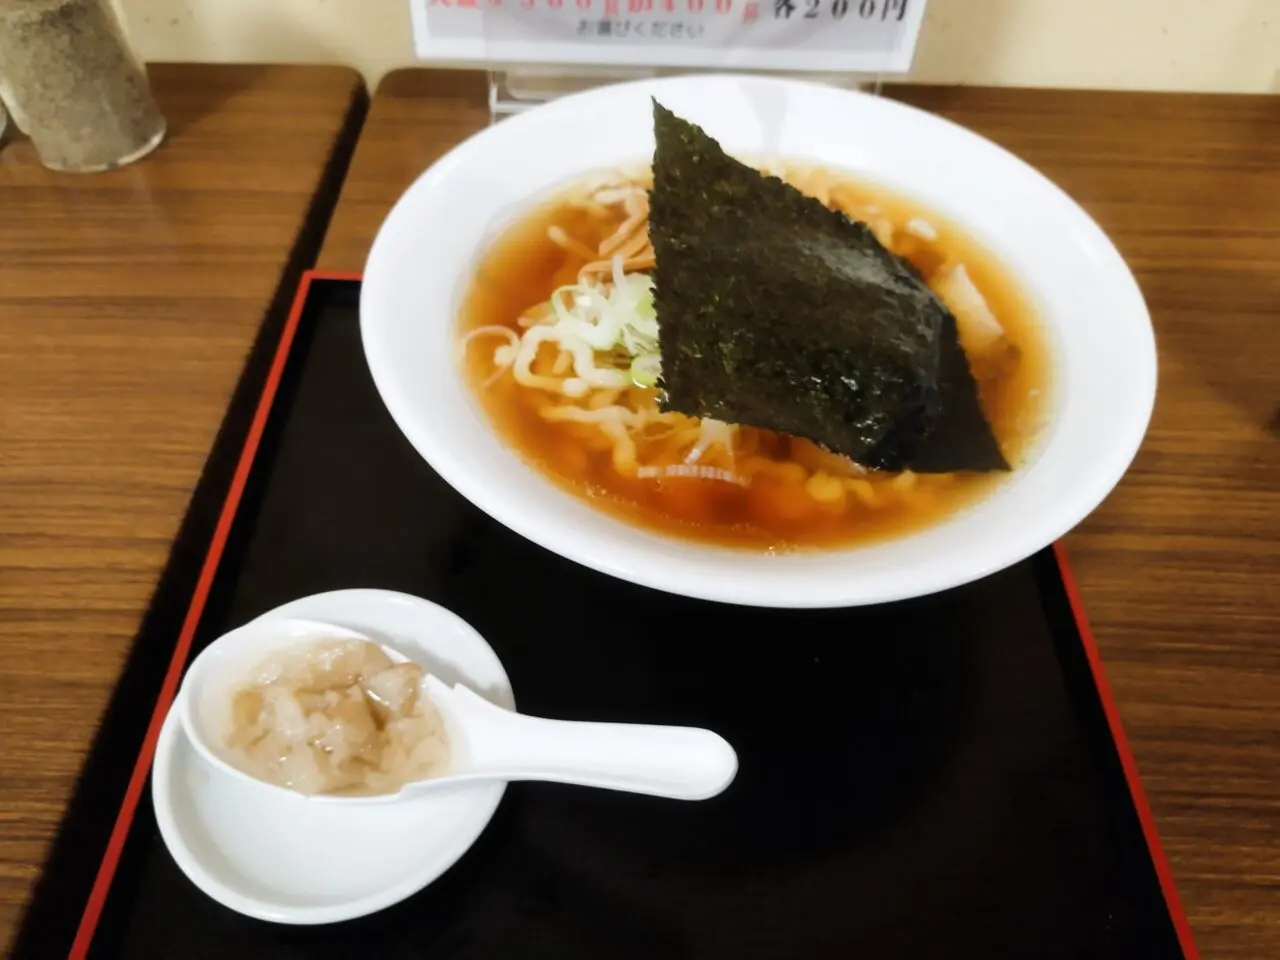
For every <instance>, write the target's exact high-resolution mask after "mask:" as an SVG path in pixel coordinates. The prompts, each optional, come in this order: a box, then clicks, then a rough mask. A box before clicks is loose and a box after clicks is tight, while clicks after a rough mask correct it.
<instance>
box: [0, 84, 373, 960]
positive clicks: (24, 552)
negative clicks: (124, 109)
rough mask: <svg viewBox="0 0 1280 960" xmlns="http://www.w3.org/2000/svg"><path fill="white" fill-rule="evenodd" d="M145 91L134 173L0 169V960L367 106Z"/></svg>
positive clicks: (356, 100) (329, 94) (353, 88)
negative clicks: (257, 347)
mask: <svg viewBox="0 0 1280 960" xmlns="http://www.w3.org/2000/svg"><path fill="white" fill-rule="evenodd" d="M152 78H153V83H154V86H155V89H156V93H157V96H158V98H159V100H160V103H161V106H162V108H163V110H164V113H165V115H166V117H167V118H168V120H169V139H168V142H166V143H165V144H164V145H163V146H162V147H161V148H160V149H159V150H158V151H157V152H156V153H154V154H153V155H151V156H150V157H148V158H146V159H145V160H143V161H141V162H139V163H137V164H136V165H134V166H130V167H125V168H123V169H120V170H116V171H113V172H110V173H103V174H92V175H84V176H75V175H66V174H62V175H59V174H54V173H50V172H48V171H46V170H44V169H43V168H41V167H40V166H39V164H38V163H37V161H36V159H35V156H34V154H33V152H32V149H31V146H30V144H28V143H25V142H10V143H6V144H5V145H4V146H3V147H0V219H2V220H3V223H4V229H3V230H2V231H0V370H3V375H2V376H0V729H3V730H4V731H5V736H4V739H3V742H2V743H0V797H2V800H0V944H3V943H6V942H8V941H9V939H10V937H11V935H12V933H13V930H14V927H15V924H16V922H17V918H18V916H19V914H20V911H21V909H22V906H23V904H24V903H25V902H26V900H27V898H28V896H29V892H30V887H31V884H32V881H33V880H34V878H35V877H36V875H37V873H38V871H39V869H40V865H41V863H42V862H43V860H44V858H45V852H46V849H47V847H48V843H49V840H50V838H51V836H52V835H53V833H54V831H55V829H56V828H57V825H58V823H59V821H60V820H61V818H62V815H63V809H64V807H65V805H66V803H67V800H68V797H69V794H70V791H71V788H72V786H73V783H74V781H75V778H76V776H77V774H78V773H79V772H80V768H81V765H82V764H83V762H84V759H85V752H86V750H87V749H88V747H89V744H90V742H91V740H92V738H93V735H94V731H95V729H96V727H97V724H98V721H99V717H100V715H101V713H102V710H103V708H104V706H105V704H106V702H107V698H108V696H109V694H110V693H111V691H112V689H113V688H114V686H115V684H116V679H117V676H118V674H119V672H120V668H121V663H122V661H123V659H124V657H125V655H126V653H127V652H128V650H129V646H130V643H131V641H132V640H133V637H134V635H135V633H136V631H137V630H138V625H139V621H140V619H141V617H142V614H143V613H144V611H145V610H146V608H147V605H148V601H149V599H150V596H151V593H152V590H153V589H154V587H155V585H156V580H157V577H158V576H159V573H160V571H161V569H162V567H163V566H164V564H165V561H166V559H167V558H168V555H169V548H170V543H171V541H172V540H173V538H174V535H175V533H176V532H177V530H178V526H179V523H180V522H181V520H182V517H183V515H184V512H185V510H186V507H187V502H188V499H189V497H190V495H191V492H192V488H193V487H194V485H195V482H196V480H197V478H198V477H199V475H200V471H201V468H202V466H203V464H204V461H205V457H206V455H207V454H208V452H209V449H210V447H211V445H212V443H213V438H214V435H215V433H216V432H217V429H218V426H219V424H220V422H221V420H222V415H223V412H224V410H225V408H226V406H227V403H228V399H229V397H230V395H231V392H232V389H233V387H234V386H235V383H236V380H237V378H238V376H239V374H240V371H241V368H242V366H243V363H244V361H245V357H246V355H247V353H248V352H249V349H250V346H251V345H252V343H253V340H254V337H255V335H256V333H257V331H258V328H259V326H260V324H261V323H262V320H263V317H264V315H265V314H266V312H267V309H268V306H269V304H270V303H271V302H272V299H273V297H275V296H276V292H277V288H278V287H280V285H281V283H282V281H283V282H285V283H287V282H288V274H290V273H294V274H296V273H297V271H298V270H299V269H300V268H301V267H303V266H306V265H307V263H309V262H310V259H311V258H312V257H314V254H315V250H316V246H317V244H318V240H319V234H318V231H317V229H316V227H317V226H318V225H316V224H314V223H310V226H308V224H309V219H308V218H309V216H310V211H311V210H312V208H313V206H314V205H315V201H316V200H317V197H318V196H319V195H321V194H322V193H323V191H324V190H325V189H328V190H329V193H330V196H329V202H330V203H331V202H332V196H331V194H332V192H333V188H334V187H335V186H336V184H332V183H330V184H326V183H325V176H326V170H327V169H328V168H329V166H330V164H329V161H330V157H331V154H333V153H334V151H335V149H339V148H340V147H339V145H340V143H341V142H342V141H343V138H344V137H345V138H346V140H347V141H349V140H350V139H351V137H352V136H353V134H354V131H355V124H356V123H357V122H358V119H359V110H360V107H361V106H362V103H363V101H362V97H363V92H362V87H361V84H360V79H359V77H358V76H357V75H356V74H355V73H354V72H352V71H349V70H345V69H339V68H329V67H247V66H245V67H242V66H237V67H229V66H218V67H214V66H194V65H191V66H159V67H154V68H153V69H152ZM341 149H349V143H341ZM67 922H68V923H74V922H75V920H74V918H68V921H67Z"/></svg>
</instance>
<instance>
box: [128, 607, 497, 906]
mask: <svg viewBox="0 0 1280 960" xmlns="http://www.w3.org/2000/svg"><path fill="white" fill-rule="evenodd" d="M294 618H296V619H300V620H318V621H322V622H325V623H332V624H334V625H336V626H340V627H345V628H347V629H349V630H353V631H355V632H357V633H360V634H364V635H366V636H368V637H369V638H370V639H373V640H376V641H377V642H379V643H386V644H388V645H392V646H394V647H395V649H397V650H398V651H400V652H401V653H404V654H405V655H406V656H407V657H409V658H410V659H412V660H414V661H416V662H418V663H421V664H422V665H423V666H424V667H427V668H428V669H429V670H431V671H432V672H433V673H435V674H436V675H438V676H443V677H447V678H449V680H450V682H457V681H462V682H464V683H466V684H467V685H468V686H470V687H471V688H472V689H473V690H475V691H477V692H478V693H482V694H483V695H484V697H485V698H486V699H488V700H490V701H491V702H493V703H495V704H497V705H498V706H501V707H505V708H507V709H509V710H513V709H515V701H514V698H513V697H512V694H511V684H510V681H509V680H508V679H507V674H506V671H505V670H503V668H502V664H501V663H500V662H499V660H498V657H497V655H496V654H495V653H494V652H493V649H492V648H491V647H490V646H489V644H488V643H486V642H485V640H484V638H482V637H481V636H480V635H479V634H478V633H476V631H475V630H473V629H472V628H471V627H470V626H468V625H467V624H466V623H465V622H464V621H462V620H461V619H459V618H458V617H457V616H456V615H455V614H453V613H450V612H449V611H448V610H445V609H444V608H443V607H440V606H438V605H436V604H434V603H430V602H429V601H426V600H421V599H419V598H417V597H411V596H408V595H406V594H401V593H394V592H392V591H388V590H338V591H334V592H332V593H322V594H316V595H315V596H311V597H304V598H302V599H300V600H296V601H293V602H292V603H288V604H285V605H284V606H282V607H278V608H276V609H275V610H272V611H270V612H269V613H266V614H264V615H263V616H262V617H260V618H259V621H262V620H272V619H279V620H282V621H291V620H293V619H294ZM259 621H255V622H259ZM299 637H300V639H301V635H299ZM185 692H186V691H180V692H179V694H178V697H179V699H178V700H177V701H175V703H174V705H173V706H172V707H171V708H170V710H169V715H168V717H167V718H166V719H165V724H164V728H163V729H162V731H161V733H160V740H159V742H158V744H157V745H156V756H155V761H154V767H153V769H152V776H151V795H152V802H153V803H154V806H155V811H156V822H157V824H158V826H159V828H160V835H161V837H162V838H163V839H164V842H165V845H166V846H167V847H168V848H169V852H170V854H171V855H172V856H173V859H174V860H175V861H176V862H177V864H178V866H179V867H180V868H181V870H182V872H183V873H185V874H186V875H187V876H188V877H189V878H190V879H191V881H192V883H194V884H195V885H196V886H197V887H199V888H200V889H201V890H202V891H204V893H206V894H207V895H208V896H210V897H212V898H213V899H214V900H216V901H218V902H219V903H221V904H222V905H223V906H226V907H229V908H231V909H232V910H236V911H238V912H239V913H243V914H246V915H248V916H251V917H257V918H259V919H261V920H270V921H273V922H276V923H289V924H317V923H335V922H337V921H341V920H351V919H353V918H355V917H360V916H364V915H365V914H369V913H373V912H375V911H378V910H382V909H385V908H386V907H389V906H391V905H392V904H395V903H398V902H399V901H401V900H403V899H405V898H406V897H409V896H411V895H413V894H415V893H417V892H418V891H419V890H421V889H422V888H423V887H425V886H427V885H428V884H429V883H431V882H432V881H433V880H435V879H436V878H437V877H439V876H440V875H441V874H442V873H444V872H445V871H446V870H448V869H449V867H451V866H452V865H453V864H454V863H455V862H456V861H457V860H458V858H459V857H461V856H462V855H463V854H464V853H466V852H467V850H468V849H469V848H470V847H471V845H472V844H473V843H474V842H475V841H476V839H477V838H478V837H479V836H480V834H481V833H482V832H483V831H484V828H485V827H486V826H487V825H488V824H489V821H490V819H492V817H493V814H494V811H495V810H497V807H498V802H499V801H500V800H501V799H502V795H503V792H504V791H505V789H506V784H505V783H503V782H501V781H488V782H485V783H478V784H471V785H464V786H459V787H457V788H456V789H451V790H448V791H444V792H441V793H433V794H430V795H428V796H422V797H418V798H415V799H414V801H413V802H405V803H385V804H367V805H366V804H340V803H337V804H335V803H324V802H316V801H315V798H311V797H306V796H302V795H301V794H293V793H289V792H288V791H285V790H280V789H278V788H276V787H273V786H271V785H269V784H265V783H260V782H258V781H255V780H252V779H250V778H247V777H243V776H239V775H237V774H235V773H233V772H229V771H227V770H224V769H222V768H220V767H219V766H217V765H215V764H213V763H211V762H210V761H209V760H207V759H206V758H205V757H204V756H202V755H201V753H200V752H199V751H198V750H197V749H196V748H195V747H194V746H193V745H192V744H191V742H190V741H189V740H188V739H187V737H186V734H185V733H184V732H183V729H182V723H181V720H180V711H181V708H182V698H183V696H184V694H185Z"/></svg>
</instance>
